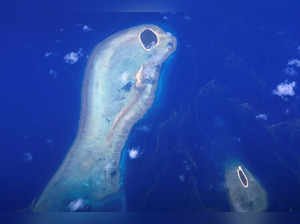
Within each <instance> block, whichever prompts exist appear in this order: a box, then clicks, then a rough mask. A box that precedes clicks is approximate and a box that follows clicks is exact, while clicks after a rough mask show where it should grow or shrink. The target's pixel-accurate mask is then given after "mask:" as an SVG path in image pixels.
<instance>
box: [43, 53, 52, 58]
mask: <svg viewBox="0 0 300 224" xmlns="http://www.w3.org/2000/svg"><path fill="white" fill-rule="evenodd" d="M52 54H53V53H52V52H50V51H47V52H46V53H45V54H44V56H45V58H48V57H49V56H51V55H52Z"/></svg>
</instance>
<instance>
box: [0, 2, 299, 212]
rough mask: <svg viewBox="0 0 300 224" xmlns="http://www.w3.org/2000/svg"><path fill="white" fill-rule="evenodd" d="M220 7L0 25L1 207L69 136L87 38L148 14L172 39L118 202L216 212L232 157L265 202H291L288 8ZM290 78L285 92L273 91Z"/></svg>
mask: <svg viewBox="0 0 300 224" xmlns="http://www.w3.org/2000/svg"><path fill="white" fill-rule="evenodd" d="M236 7H238V6H236ZM232 10H233V9H232ZM229 12H230V10H229V11H228V13H221V12H220V11H216V12H215V13H212V12H211V13H209V10H208V12H207V14H200V13H195V12H191V13H175V14H174V13H151V14H147V13H132V14H130V13H127V14H126V13H119V14H115V13H114V14H109V13H106V14H101V15H91V18H88V17H87V15H86V14H84V13H83V14H80V15H81V17H80V16H79V18H81V19H82V20H81V22H78V23H77V20H74V21H72V20H71V19H70V20H65V21H64V22H61V21H53V23H51V21H50V22H49V25H48V23H47V24H46V25H47V26H46V25H45V26H44V27H42V28H41V27H40V26H38V24H35V23H33V24H31V25H30V24H27V23H26V22H24V23H23V24H20V25H19V27H16V30H15V31H13V32H12V31H10V30H7V31H5V30H3V31H2V32H3V35H2V38H3V40H5V41H6V43H7V46H6V47H4V48H3V51H2V57H4V56H5V58H6V59H10V61H12V62H11V63H9V64H7V65H5V66H4V67H3V73H4V74H17V75H18V76H14V75H9V76H6V77H5V79H7V81H8V82H7V83H9V85H4V84H2V88H1V93H3V94H2V96H3V101H2V105H3V107H2V108H3V109H2V111H1V114H2V116H1V125H2V127H3V128H2V129H1V136H2V137H1V141H2V144H1V145H2V146H1V148H2V157H1V158H2V160H1V165H0V166H1V170H3V171H4V172H3V178H1V180H0V181H1V188H0V193H1V198H2V202H3V203H1V205H0V206H1V209H5V210H16V209H21V208H24V207H26V206H27V205H28V204H29V203H30V202H31V201H32V200H33V199H34V198H36V197H37V196H38V194H39V193H40V191H41V190H42V189H43V187H44V185H45V184H46V183H47V181H48V180H49V178H50V177H51V175H52V174H53V173H54V172H55V170H56V168H57V166H58V165H59V164H60V162H61V161H62V159H63V157H64V155H65V153H66V151H67V149H68V148H69V147H70V145H71V144H72V141H73V139H74V137H75V134H76V129H77V121H78V119H79V110H80V89H81V82H82V78H83V77H82V75H83V71H84V68H85V65H86V62H87V58H86V57H87V56H88V55H89V53H90V52H91V50H92V48H93V46H94V45H95V44H96V43H98V42H99V41H101V40H102V39H103V38H105V37H106V36H108V35H110V34H112V33H113V32H115V31H118V30H120V29H123V28H127V27H130V26H133V25H138V24H142V23H154V24H156V25H159V26H161V27H162V28H164V29H166V30H169V31H170V32H172V34H174V35H175V36H176V37H177V39H178V49H177V51H176V54H175V55H174V56H172V57H171V58H170V60H169V61H168V62H167V63H166V65H165V67H163V69H162V74H161V80H160V83H159V88H158V92H157V98H156V99H155V103H154V105H153V108H152V109H151V110H149V113H147V114H146V116H145V118H144V119H142V120H141V121H139V122H138V123H137V124H136V126H135V127H134V128H133V131H132V132H131V134H130V136H129V138H128V141H127V144H126V147H125V150H124V157H123V158H124V163H122V164H123V165H122V168H124V179H123V181H124V183H123V186H124V191H125V195H126V198H127V209H128V210H129V211H170V210H171V211H174V210H175V211H179V210H180V211H182V210H184V211H186V210H193V211H195V210H196V211H199V210H201V211H228V210H230V209H231V205H230V202H229V200H228V192H227V189H226V188H225V185H224V183H225V179H224V178H225V169H226V167H227V166H228V164H230V163H231V162H232V161H240V162H241V163H242V164H243V165H244V166H245V167H247V169H248V170H249V171H250V172H251V173H252V174H253V175H254V176H255V178H256V179H257V181H259V183H260V184H261V185H262V186H263V188H264V189H265V191H266V192H267V194H268V210H269V211H299V210H300V192H299V189H300V187H299V185H300V178H299V170H300V165H299V164H300V163H299V150H298V148H299V139H300V136H299V127H300V125H299V118H300V108H299V106H300V102H299V99H300V98H299V93H298V82H299V73H300V68H299V67H298V66H297V65H295V64H294V65H289V62H290V61H291V60H292V59H299V60H300V50H299V49H298V48H299V46H300V33H299V31H298V29H297V27H298V26H299V24H298V23H299V22H297V21H300V20H292V19H293V18H294V17H293V11H290V15H287V14H282V15H283V16H282V17H280V18H279V17H278V16H276V15H275V14H276V13H274V14H273V13H271V12H270V13H269V14H267V12H261V13H260V12H258V13H257V14H256V15H254V14H253V13H251V11H250V9H249V11H247V10H245V11H244V13H242V12H240V13H238V10H237V11H236V12H237V13H236V14H234V15H231V16H230V15H229V14H232V13H229ZM92 17H93V18H95V17H96V18H97V20H94V19H92ZM291 21H293V22H291ZM84 25H87V26H88V27H90V28H91V30H89V31H84V29H83V27H84ZM20 37H22V38H20ZM80 49H81V50H80ZM70 52H75V53H77V54H78V56H79V59H78V61H76V63H74V64H70V63H66V61H65V60H64V57H65V55H66V54H68V53H70ZM47 53H48V54H50V55H49V56H46V55H47ZM13 62H14V63H13ZM15 62H18V63H17V64H16V63H15ZM16 77H18V79H17V80H16ZM293 81H294V82H296V87H295V89H294V91H295V94H294V95H291V96H283V97H280V96H277V95H274V94H273V90H275V89H276V87H277V85H279V84H280V83H281V84H282V83H286V84H287V83H291V82H293ZM260 114H264V115H266V117H267V119H262V118H261V116H260V117H257V116H258V115H260ZM132 148H138V149H139V156H138V157H137V158H136V159H131V158H129V157H128V150H130V149H132Z"/></svg>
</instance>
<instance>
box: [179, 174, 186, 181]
mask: <svg viewBox="0 0 300 224" xmlns="http://www.w3.org/2000/svg"><path fill="white" fill-rule="evenodd" d="M178 178H179V180H180V181H181V182H184V181H185V176H184V175H183V174H181V175H179V176H178Z"/></svg>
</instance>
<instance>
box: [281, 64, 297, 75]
mask: <svg viewBox="0 0 300 224" xmlns="http://www.w3.org/2000/svg"><path fill="white" fill-rule="evenodd" d="M284 72H285V74H287V75H291V76H294V75H297V74H298V73H297V72H296V70H295V69H294V67H292V66H287V67H286V68H285V69H284Z"/></svg>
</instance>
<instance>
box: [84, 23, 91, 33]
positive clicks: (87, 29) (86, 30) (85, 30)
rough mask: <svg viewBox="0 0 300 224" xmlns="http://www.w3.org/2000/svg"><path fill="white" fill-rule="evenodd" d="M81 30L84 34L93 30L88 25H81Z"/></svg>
mask: <svg viewBox="0 0 300 224" xmlns="http://www.w3.org/2000/svg"><path fill="white" fill-rule="evenodd" d="M82 30H83V31H84V32H89V31H92V30H93V29H92V28H91V27H89V26H88V25H83V26H82Z"/></svg>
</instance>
